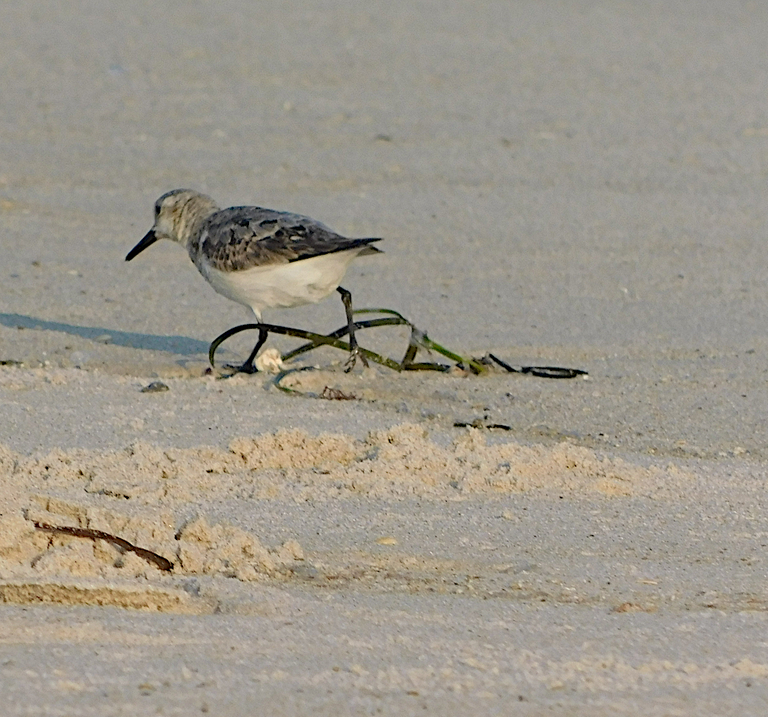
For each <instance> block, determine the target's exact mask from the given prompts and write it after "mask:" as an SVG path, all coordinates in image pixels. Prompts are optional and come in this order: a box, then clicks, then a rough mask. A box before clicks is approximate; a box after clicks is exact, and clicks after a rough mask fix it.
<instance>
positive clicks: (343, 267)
mask: <svg viewBox="0 0 768 717" xmlns="http://www.w3.org/2000/svg"><path fill="white" fill-rule="evenodd" d="M360 251H361V248H355V249H350V250H348V251H340V252H335V253H333V254H323V255H322V256H315V257H312V258H311V259H301V260H300V261H294V262H290V263H288V264H271V265H269V266H254V267H252V268H250V269H244V270H242V271H229V272H226V271H220V270H219V269H214V268H213V267H211V266H209V265H207V264H203V265H202V266H200V267H199V268H200V272H201V273H202V274H203V276H204V277H205V278H206V279H207V280H208V282H209V283H210V284H211V286H212V287H213V288H214V289H215V290H216V291H217V292H218V293H219V294H222V295H223V296H226V297H227V298H228V299H231V300H232V301H236V302H238V303H240V304H244V305H245V306H249V307H250V308H251V309H253V312H254V313H255V314H256V316H257V317H259V319H260V318H261V312H262V310H263V309H269V308H279V309H287V308H290V307H292V306H301V305H302V304H314V303H317V302H318V301H320V300H321V299H324V298H325V297H326V296H328V295H329V294H330V293H331V292H332V291H334V289H336V287H337V286H338V285H339V284H340V283H341V280H342V279H343V278H344V274H345V273H346V271H347V267H348V266H349V263H350V262H351V261H352V259H354V258H355V257H356V256H357V255H358V254H359V253H360Z"/></svg>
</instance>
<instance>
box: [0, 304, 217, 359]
mask: <svg viewBox="0 0 768 717" xmlns="http://www.w3.org/2000/svg"><path fill="white" fill-rule="evenodd" d="M0 324H2V325H3V326H7V327H9V328H12V329H15V328H22V329H37V330H39V331H60V332H61V333H64V334H71V335H72V336H80V337H81V338H84V339H89V340H91V341H95V340H97V339H99V340H100V341H101V343H109V344H113V345H115V346H126V347H128V348H132V349H147V350H149V351H165V352H167V353H172V354H179V355H182V356H193V355H195V354H200V353H203V354H207V353H208V344H207V343H206V342H205V341H198V340H197V339H191V338H189V337H188V336H156V335H154V334H137V333H134V332H132V331H115V330H114V329H106V328H103V327H102V328H99V327H94V326H77V325H74V324H63V323H61V322H59V321H45V320H44V319H37V318H35V317H33V316H24V315H23V314H0ZM106 336H109V340H106V339H105V338H104V337H106Z"/></svg>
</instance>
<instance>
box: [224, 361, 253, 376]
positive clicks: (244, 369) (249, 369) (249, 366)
mask: <svg viewBox="0 0 768 717" xmlns="http://www.w3.org/2000/svg"><path fill="white" fill-rule="evenodd" d="M224 368H227V369H229V370H230V371H232V372H233V374H232V375H233V376H234V375H235V374H237V373H247V374H252V373H258V372H259V369H257V368H256V367H255V366H254V365H253V361H250V362H248V361H246V362H245V363H243V364H240V365H239V366H235V364H231V363H228V364H225V366H224Z"/></svg>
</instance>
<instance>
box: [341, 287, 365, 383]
mask: <svg viewBox="0 0 768 717" xmlns="http://www.w3.org/2000/svg"><path fill="white" fill-rule="evenodd" d="M336 291H338V292H339V294H341V303H342V304H344V311H345V312H346V314H347V327H348V329H349V349H350V350H349V358H348V359H347V362H346V364H345V365H344V371H345V372H346V373H349V372H350V371H351V370H352V368H353V367H354V365H355V361H357V357H358V356H359V357H360V360H361V361H362V362H363V365H364V366H366V367H367V366H368V361H367V360H366V358H365V356H364V355H363V354H362V353H360V347H359V346H358V345H357V339H356V338H355V320H354V318H352V294H350V293H349V292H348V291H347V290H346V289H345V288H344V287H342V286H337V287H336Z"/></svg>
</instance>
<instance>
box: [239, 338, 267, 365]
mask: <svg viewBox="0 0 768 717" xmlns="http://www.w3.org/2000/svg"><path fill="white" fill-rule="evenodd" d="M267 336H269V331H267V329H259V340H258V341H257V342H256V345H255V346H254V347H253V351H251V355H250V356H249V357H248V358H247V359H246V360H245V363H244V364H243V365H242V366H239V367H238V369H237V371H238V373H257V372H258V369H257V368H256V366H254V365H253V362H254V361H255V360H256V354H258V353H259V349H260V348H261V347H262V346H263V345H264V342H265V341H266V340H267Z"/></svg>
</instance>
